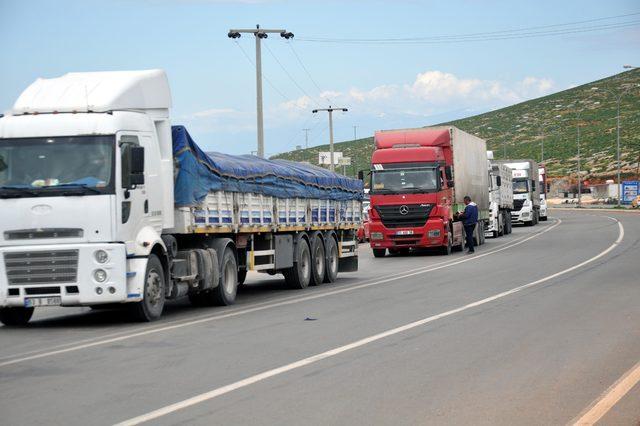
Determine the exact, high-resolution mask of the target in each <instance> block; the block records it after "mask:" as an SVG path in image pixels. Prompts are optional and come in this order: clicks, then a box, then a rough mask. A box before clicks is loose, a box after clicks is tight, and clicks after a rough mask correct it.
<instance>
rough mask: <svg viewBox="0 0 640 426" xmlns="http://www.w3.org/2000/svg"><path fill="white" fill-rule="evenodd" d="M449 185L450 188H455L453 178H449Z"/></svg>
mask: <svg viewBox="0 0 640 426" xmlns="http://www.w3.org/2000/svg"><path fill="white" fill-rule="evenodd" d="M447 186H448V187H449V188H453V187H454V183H453V179H447Z"/></svg>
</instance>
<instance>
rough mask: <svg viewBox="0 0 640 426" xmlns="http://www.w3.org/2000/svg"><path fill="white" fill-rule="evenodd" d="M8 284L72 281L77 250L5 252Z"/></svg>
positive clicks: (75, 278) (75, 273)
mask: <svg viewBox="0 0 640 426" xmlns="http://www.w3.org/2000/svg"><path fill="white" fill-rule="evenodd" d="M4 266H5V269H6V271H7V279H8V281H9V285H21V284H49V283H74V282H76V281H77V277H78V250H56V251H34V252H19V253H5V254H4Z"/></svg>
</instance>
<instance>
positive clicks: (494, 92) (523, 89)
mask: <svg viewBox="0 0 640 426" xmlns="http://www.w3.org/2000/svg"><path fill="white" fill-rule="evenodd" d="M554 89H555V83H554V82H553V80H551V79H549V78H540V77H533V76H527V77H525V78H523V79H522V80H521V81H518V82H515V83H506V82H501V81H497V80H483V79H479V78H466V77H459V76H457V75H455V74H451V73H446V72H443V71H437V70H430V71H425V72H423V73H420V74H418V75H417V76H416V77H415V79H414V80H413V81H412V82H410V83H404V84H383V85H380V86H376V87H373V88H370V89H362V88H359V87H352V88H350V89H348V90H345V91H342V92H338V91H332V92H325V96H326V97H330V98H331V99H332V100H333V102H334V103H335V104H338V103H340V104H341V105H347V106H351V111H352V112H354V113H355V112H359V113H362V114H365V115H370V116H372V117H375V116H377V117H379V116H380V114H385V115H389V114H405V115H412V116H429V115H433V114H438V113H440V112H445V111H448V110H462V109H470V110H487V109H493V108H497V107H502V106H506V105H510V104H513V103H518V102H522V101H524V100H527V99H531V98H535V97H539V96H543V95H547V94H549V93H551V92H552V91H553V90H554ZM327 93H330V96H329V95H328V94H327ZM308 101H310V100H309V99H308V98H307V97H302V98H299V99H297V100H296V101H293V102H288V103H285V104H281V106H282V107H283V109H284V110H289V111H290V112H292V113H293V112H294V111H293V110H294V107H299V106H302V105H306V104H305V103H306V102H308ZM294 115H295V114H294Z"/></svg>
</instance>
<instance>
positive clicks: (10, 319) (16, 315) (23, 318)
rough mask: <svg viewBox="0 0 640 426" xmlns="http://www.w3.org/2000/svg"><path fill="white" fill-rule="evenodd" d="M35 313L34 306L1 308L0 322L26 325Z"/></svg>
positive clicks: (9, 324)
mask: <svg viewBox="0 0 640 426" xmlns="http://www.w3.org/2000/svg"><path fill="white" fill-rule="evenodd" d="M32 315H33V308H23V307H20V306H18V307H10V308H0V322H1V323H2V324H4V325H8V326H16V325H26V324H27V323H28V322H29V320H30V319H31V316H32Z"/></svg>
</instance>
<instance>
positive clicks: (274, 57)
mask: <svg viewBox="0 0 640 426" xmlns="http://www.w3.org/2000/svg"><path fill="white" fill-rule="evenodd" d="M264 47H266V48H267V51H268V52H269V54H270V55H271V56H272V57H273V59H275V61H276V62H277V63H278V65H280V68H282V71H284V73H285V74H286V75H287V77H289V80H291V81H292V82H293V84H294V85H295V86H296V87H297V88H298V89H299V90H300V91H301V92H302V94H303V95H305V96H306V97H308V98H309V99H311V100H312V101H313V102H314V103H315V104H317V105H318V106H320V103H319V102H318V101H317V99H315V98H314V97H313V96H311V95H310V94H309V93H307V91H306V90H304V88H303V87H302V86H300V84H298V82H297V81H296V79H295V78H293V76H292V75H291V73H289V71H288V70H287V68H286V67H285V66H284V65H283V64H282V62H280V60H279V59H278V57H277V56H276V55H275V53H273V50H271V48H270V47H269V45H268V44H265V45H264Z"/></svg>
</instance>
